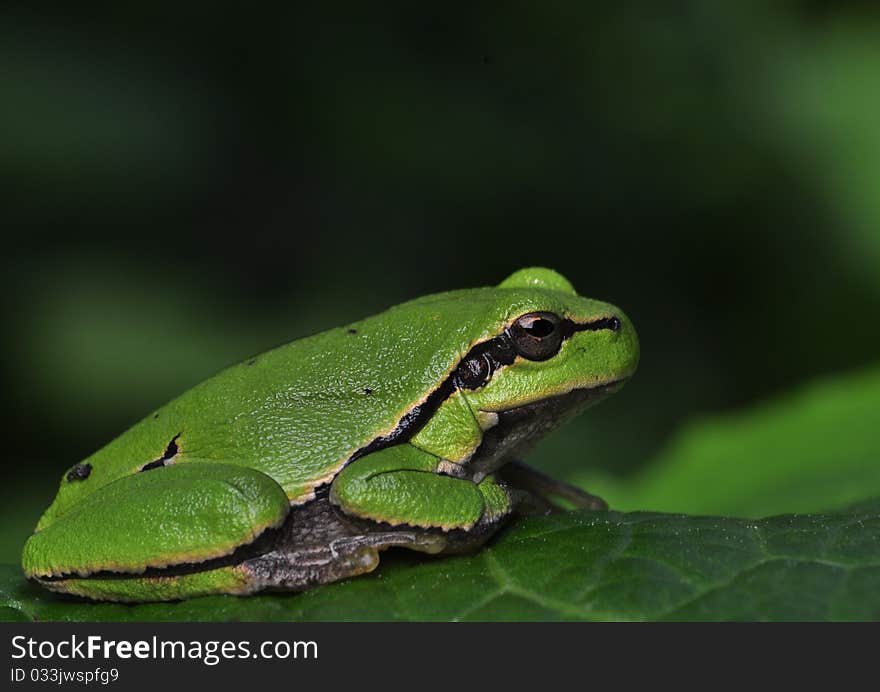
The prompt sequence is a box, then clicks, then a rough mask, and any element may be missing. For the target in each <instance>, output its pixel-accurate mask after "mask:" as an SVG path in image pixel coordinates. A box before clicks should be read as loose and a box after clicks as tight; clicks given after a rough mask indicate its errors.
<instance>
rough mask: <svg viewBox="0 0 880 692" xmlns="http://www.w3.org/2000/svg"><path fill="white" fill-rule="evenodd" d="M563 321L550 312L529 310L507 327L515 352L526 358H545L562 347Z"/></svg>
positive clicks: (554, 353)
mask: <svg viewBox="0 0 880 692" xmlns="http://www.w3.org/2000/svg"><path fill="white" fill-rule="evenodd" d="M564 324H565V322H564V321H563V319H562V318H561V317H559V315H555V314H553V313H552V312H530V313H529V314H528V315H523V316H522V317H520V318H519V319H518V320H517V321H516V322H514V323H513V324H512V325H511V326H510V328H509V329H508V333H509V334H510V338H511V340H512V341H513V346H514V348H515V349H516V352H517V353H518V354H519V355H521V356H522V357H523V358H525V359H527V360H547V359H548V358H552V357H553V356H555V355H556V354H557V353H559V349H560V348H561V347H562V342H563V340H564V339H565V330H564V329H563V325H564Z"/></svg>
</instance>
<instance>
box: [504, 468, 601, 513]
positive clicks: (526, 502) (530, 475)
mask: <svg viewBox="0 0 880 692" xmlns="http://www.w3.org/2000/svg"><path fill="white" fill-rule="evenodd" d="M497 475H498V477H499V478H500V479H501V480H502V481H504V482H506V483H508V484H510V486H511V487H512V488H515V489H517V490H521V491H523V492H525V493H526V495H527V497H526V498H524V499H523V500H522V501H521V502H520V504H519V506H518V509H519V511H520V512H521V513H526V514H553V513H556V512H560V511H564V510H563V509H562V508H561V507H559V505H557V504H556V503H554V502H553V501H552V500H551V499H550V498H551V497H555V498H558V499H560V500H564V501H566V502H568V503H570V504H571V505H573V506H574V507H575V509H592V510H607V509H608V503H607V502H605V500H603V499H602V498H601V497H598V496H596V495H591V494H590V493H588V492H586V491H585V490H581V489H580V488H578V487H576V486H574V485H569V484H568V483H564V482H562V481H559V480H556V479H555V478H551V477H550V476H548V475H547V474H545V473H542V472H540V471H538V470H537V469H533V468H532V467H531V466H527V465H525V464H523V463H521V462H519V461H511V462H509V463H507V464H505V465H504V466H503V467H502V468H501V469H500V470H499V471H498V472H497Z"/></svg>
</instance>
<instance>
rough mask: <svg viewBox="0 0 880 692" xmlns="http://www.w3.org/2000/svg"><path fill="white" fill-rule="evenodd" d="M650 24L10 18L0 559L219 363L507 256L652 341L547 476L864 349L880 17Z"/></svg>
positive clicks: (0, 177)
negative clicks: (73, 469)
mask: <svg viewBox="0 0 880 692" xmlns="http://www.w3.org/2000/svg"><path fill="white" fill-rule="evenodd" d="M664 5H665V6H663V7H661V6H660V5H658V3H655V2H649V1H648V0H644V1H643V2H632V3H621V4H619V5H618V4H616V3H596V4H595V5H593V4H590V3H549V2H542V3H487V4H479V3H478V4H469V5H465V6H461V7H458V8H451V7H450V6H449V5H446V4H444V5H443V7H442V9H437V10H436V11H431V10H427V9H425V8H422V7H416V6H414V5H413V4H412V3H403V2H401V3H384V4H382V5H374V4H370V5H369V6H366V5H364V4H363V3H355V2H350V3H335V4H334V5H333V6H332V8H331V7H330V6H329V5H328V6H325V7H322V8H310V9H301V10H296V11H293V10H288V11H286V13H284V14H279V13H275V12H269V11H268V10H264V13H260V10H258V9H256V8H252V7H249V6H248V7H246V6H241V7H240V8H238V9H237V10H229V11H220V10H218V9H216V8H213V9H209V8H208V7H207V6H206V8H199V9H192V10H190V9H187V7H186V6H184V5H183V4H181V5H180V6H178V7H175V8H174V11H173V12H165V11H162V10H159V9H156V8H155V7H154V6H153V5H152V4H146V3H123V4H120V5H119V6H118V7H113V8H104V9H102V10H101V11H96V12H93V13H90V12H89V11H87V10H84V9H79V10H77V11H76V12H75V13H74V12H70V13H69V14H63V13H61V12H52V13H50V12H47V11H43V12H39V13H38V12H37V11H35V10H33V9H30V8H28V7H27V6H26V5H23V4H22V5H19V6H16V5H15V4H8V3H7V4H4V9H2V10H0V99H2V101H0V183H2V189H3V199H4V201H3V202H2V204H0V225H2V227H3V229H4V230H5V232H4V233H3V237H4V250H3V259H2V282H3V283H2V293H0V294H2V297H3V298H2V319H3V323H4V326H5V330H4V332H5V334H6V338H5V339H4V340H3V343H2V358H0V363H2V368H3V376H4V380H5V382H6V384H5V386H4V388H3V396H2V401H0V413H2V420H3V451H4V454H3V456H4V460H3V464H4V466H3V471H4V481H5V482H4V483H3V484H2V488H3V490H2V492H3V495H2V497H0V500H2V502H0V507H2V509H0V514H2V517H3V519H4V522H5V526H6V531H5V532H4V534H5V535H4V537H3V541H2V544H3V545H4V546H5V547H4V549H3V558H4V559H5V560H10V561H14V560H16V559H17V551H18V547H19V546H20V544H21V543H22V542H23V540H24V538H25V537H26V536H27V534H28V533H29V531H30V528H31V526H32V525H33V522H34V521H35V520H36V518H37V517H38V516H39V513H40V511H41V510H42V509H43V508H44V507H45V506H46V505H47V504H48V502H49V501H50V500H51V497H52V495H53V494H54V490H55V486H56V483H57V479H58V476H59V474H60V473H61V472H62V471H63V470H64V469H65V468H66V467H67V466H69V465H70V464H72V463H74V462H76V461H77V460H79V459H81V458H82V457H84V456H86V455H87V454H89V453H91V452H92V451H94V450H95V449H96V448H97V447H99V446H100V445H102V444H103V443H105V442H107V441H108V440H109V439H110V438H112V437H113V436H115V435H116V434H118V433H119V432H121V431H122V430H124V429H125V428H126V427H128V426H129V425H130V424H131V423H133V422H135V421H136V420H138V419H139V418H140V417H141V416H143V415H144V414H145V413H146V412H149V411H150V410H152V409H153V408H154V407H156V406H158V405H160V404H161V403H163V402H164V401H166V400H167V399H169V398H171V397H172V396H174V395H176V394H178V393H180V392H182V391H183V390H185V389H186V388H188V387H189V386H191V385H193V384H195V383H196V382H198V381H200V380H202V379H204V378H205V377H206V376H208V375H211V374H212V373H214V372H216V371H217V370H219V369H221V368H222V367H224V366H226V365H229V364H231V363H233V362H236V361H238V360H241V359H243V358H245V357H247V356H249V355H251V354H253V353H257V352H259V351H262V350H265V349H267V348H269V347H271V346H275V345H277V344H280V343H283V342H286V341H289V340H292V339H294V338H297V337H300V336H303V335H306V334H309V333H312V332H315V331H318V330H321V329H323V328H327V327H331V326H335V325H338V324H340V323H343V322H346V321H349V320H354V319H357V318H359V317H362V316H365V315H367V314H370V313H373V312H376V311H379V310H381V309H383V308H384V307H386V306H388V305H390V304H394V303H397V302H401V301H403V300H405V299H408V298H412V297H415V296H418V295H420V294H424V293H428V292H433V291H439V290H446V289H451V288H460V287H466V286H474V285H486V284H493V283H497V282H498V281H500V280H501V279H503V278H504V277H505V276H506V275H507V274H509V273H510V272H511V271H513V270H514V269H516V268H519V267H521V266H526V265H535V264H540V265H547V266H550V267H554V268H556V269H557V270H559V271H561V272H562V273H564V274H565V275H566V276H567V277H568V278H569V279H570V280H571V281H572V282H573V283H574V284H575V286H576V287H577V288H578V289H579V291H580V292H581V293H583V294H585V295H589V296H592V297H596V298H600V299H604V300H609V301H611V302H614V303H616V304H618V305H620V306H621V307H622V308H624V310H626V311H627V313H628V314H629V315H630V317H631V318H632V319H633V320H634V322H635V324H636V326H637V328H638V330H639V334H640V337H641V340H642V352H643V356H642V365H641V369H640V372H639V373H638V375H637V377H636V378H635V379H634V381H633V382H632V383H631V384H630V385H629V386H628V387H627V389H626V390H624V392H622V393H621V394H619V395H618V396H617V397H615V398H614V399H612V400H611V401H609V402H607V403H606V404H603V405H602V406H601V407H599V408H598V409H596V410H595V411H593V412H591V413H590V414H589V415H587V416H585V417H584V418H583V419H581V420H580V421H579V422H578V423H576V424H574V425H571V426H569V427H568V428H566V429H564V430H562V431H560V432H559V433H557V434H555V435H554V436H552V437H551V439H549V440H548V441H547V443H546V444H544V445H543V446H542V447H541V448H540V449H539V450H537V452H536V455H535V458H536V459H537V460H538V461H539V462H540V463H541V464H542V465H543V466H544V467H545V468H548V469H551V470H553V471H555V472H556V473H557V474H559V475H562V476H565V475H566V474H568V473H571V471H572V469H574V468H576V467H578V466H583V465H584V464H592V465H596V466H599V467H601V468H603V469H606V470H607V471H608V472H609V473H611V474H614V475H620V476H625V475H626V474H630V473H632V472H633V471H634V470H636V469H638V468H639V467H640V466H641V465H643V464H644V463H646V462H647V461H648V460H649V459H650V458H651V456H652V455H653V454H655V453H656V451H657V450H658V449H660V448H662V445H663V444H664V442H665V441H666V440H667V439H668V438H669V436H670V435H671V434H673V433H674V432H675V430H676V429H678V428H679V427H680V426H681V424H682V422H683V421H685V420H687V419H690V418H693V417H696V416H702V415H705V414H708V413H711V412H717V411H726V410H733V409H737V408H741V407H744V406H747V405H749V404H750V403H752V402H755V401H759V400H762V399H766V398H768V397H771V396H773V395H775V394H778V393H781V392H782V391H784V390H786V389H788V388H791V387H793V386H795V385H797V384H799V383H801V382H804V381H807V380H810V379H811V378H815V377H817V376H819V375H822V374H825V373H832V372H844V371H850V370H853V369H856V368H859V367H860V366H863V365H865V364H868V363H870V362H872V361H873V362H876V361H877V360H878V349H877V343H878V337H880V322H878V319H877V316H878V314H880V273H878V271H877V267H878V263H880V231H878V222H880V195H878V183H880V126H878V123H880V88H878V87H880V84H878V80H880V40H878V39H880V11H878V10H877V9H875V7H876V6H875V5H874V4H873V3H864V4H862V3H854V2H834V3H830V2H829V3H825V2H778V3H770V2H766V1H754V2H749V1H738V2H728V3H721V2H719V3H715V2H705V1H704V0H692V1H690V2H679V3H670V4H664Z"/></svg>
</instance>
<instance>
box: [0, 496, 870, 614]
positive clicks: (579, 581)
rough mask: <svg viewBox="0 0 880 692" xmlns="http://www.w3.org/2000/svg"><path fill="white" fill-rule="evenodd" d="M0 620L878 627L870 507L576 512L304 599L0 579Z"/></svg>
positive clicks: (407, 559) (388, 558)
mask: <svg viewBox="0 0 880 692" xmlns="http://www.w3.org/2000/svg"><path fill="white" fill-rule="evenodd" d="M2 606H5V607H6V610H5V613H4V612H3V611H2V610H0V616H14V617H21V616H24V617H26V618H27V619H33V620H147V621H160V620H305V621H308V620H663V619H676V620H677V619H686V620H689V619H713V620H715V619H729V620H741V619H747V620H794V619H809V620H825V619H864V620H868V619H876V618H877V617H880V500H876V501H873V502H870V503H867V504H864V505H861V506H857V507H854V508H852V509H850V510H847V511H842V512H836V513H829V514H824V515H784V516H778V517H774V518H769V519H763V520H757V521H755V520H746V519H729V518H720V517H688V516H682V515H671V514H653V513H644V512H637V513H632V514H622V513H618V512H606V513H601V512H572V513H568V514H562V515H556V516H552V517H540V518H532V519H527V520H523V521H520V522H518V523H517V524H516V525H514V526H513V527H511V528H510V529H509V530H508V531H506V532H505V533H504V534H503V535H502V536H501V537H500V538H499V539H498V540H497V541H496V542H495V543H494V544H493V545H492V546H491V547H489V548H486V549H484V550H483V551H481V552H480V553H478V554H476V555H474V556H469V557H457V558H447V559H439V558H427V557H419V556H415V555H409V554H399V555H393V554H391V553H388V554H386V555H385V556H384V558H383V564H382V565H381V566H380V567H379V569H378V570H377V572H375V573H373V574H371V575H368V576H364V577H358V578H356V579H351V580H348V581H345V582H341V583H338V584H331V585H327V586H323V587H319V588H316V589H313V590H311V591H308V592H305V593H302V594H282V595H277V594H276V595H262V596H253V597H248V598H237V597H232V596H214V597H206V598H197V599H192V600H190V601H182V602H177V603H164V604H163V603H153V604H142V605H118V604H98V603H90V602H86V601H83V600H77V599H73V598H69V597H62V596H56V595H53V594H50V593H48V592H46V591H43V590H42V589H40V588H38V587H36V586H33V585H31V584H28V583H26V582H24V580H23V579H22V577H21V575H20V571H19V570H18V569H17V568H15V567H6V568H5V569H4V570H3V571H2V572H0V607H2Z"/></svg>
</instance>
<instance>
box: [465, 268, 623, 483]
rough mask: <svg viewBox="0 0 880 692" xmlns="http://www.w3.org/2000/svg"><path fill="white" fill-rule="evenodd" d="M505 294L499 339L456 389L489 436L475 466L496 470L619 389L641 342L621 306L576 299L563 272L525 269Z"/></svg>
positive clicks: (470, 365) (481, 351)
mask: <svg viewBox="0 0 880 692" xmlns="http://www.w3.org/2000/svg"><path fill="white" fill-rule="evenodd" d="M498 288H501V289H509V291H503V292H499V293H502V294H506V297H505V298H504V300H505V306H506V315H507V319H506V322H505V324H504V326H503V329H502V331H501V333H500V334H498V335H497V336H495V337H493V338H491V339H489V340H485V341H482V342H481V343H479V344H477V345H475V346H474V347H473V348H472V349H471V351H470V352H469V353H468V354H467V355H466V356H465V358H464V359H463V360H462V362H461V363H460V364H459V366H458V369H457V374H456V377H457V385H458V387H459V388H460V389H461V390H462V392H463V393H464V394H465V397H466V399H467V400H468V403H469V404H470V406H471V408H472V409H473V410H474V411H475V412H477V415H478V418H480V422H481V426H482V427H484V430H485V431H486V433H485V435H484V439H483V444H482V446H481V449H480V451H479V455H478V456H479V460H477V459H474V460H473V461H474V462H478V463H477V464H475V466H477V467H480V468H484V469H487V470H491V468H492V467H494V466H495V465H496V464H497V462H499V461H500V460H501V459H502V458H503V457H505V456H507V455H509V454H510V453H511V452H512V451H516V450H519V449H520V448H522V447H523V446H524V445H526V444H527V443H528V442H530V441H533V440H534V439H536V438H538V437H539V436H540V435H542V434H543V433H545V432H546V431H547V430H549V429H550V428H552V427H555V426H556V425H557V424H558V423H559V422H560V421H562V420H565V419H566V418H568V417H569V416H571V415H573V414H575V413H577V412H579V411H580V410H582V409H583V408H585V407H586V406H588V405H590V404H592V403H595V402H597V401H599V400H601V399H603V398H604V397H606V396H607V395H609V394H611V393H613V392H615V391H617V390H618V389H620V387H621V386H623V384H624V383H625V382H626V381H627V380H628V379H629V378H630V377H631V376H632V375H633V373H634V372H635V370H636V367H637V365H638V361H639V343H638V338H637V336H636V332H635V329H634V328H633V326H632V323H631V322H630V321H629V318H627V316H626V315H625V314H624V313H623V312H622V311H621V310H619V309H618V308H616V307H615V306H613V305H610V304H608V303H603V302H600V301H596V300H591V299H588V298H583V297H581V296H579V295H578V294H577V292H576V291H575V290H574V288H573V287H572V285H571V283H570V282H569V281H568V280H567V279H566V278H565V277H563V276H561V275H560V274H558V273H556V272H554V271H552V270H550V269H543V268H529V269H522V270H520V271H518V272H516V273H514V274H512V275H511V276H509V277H508V278H507V279H505V280H504V281H503V282H502V283H501V284H500V285H499V286H498Z"/></svg>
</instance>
